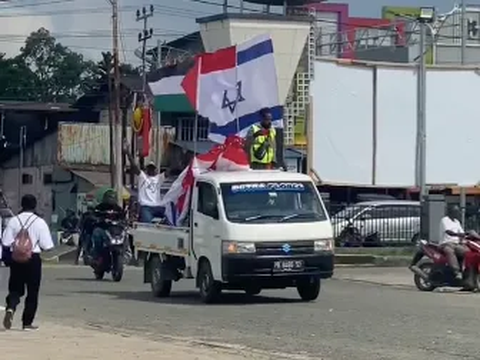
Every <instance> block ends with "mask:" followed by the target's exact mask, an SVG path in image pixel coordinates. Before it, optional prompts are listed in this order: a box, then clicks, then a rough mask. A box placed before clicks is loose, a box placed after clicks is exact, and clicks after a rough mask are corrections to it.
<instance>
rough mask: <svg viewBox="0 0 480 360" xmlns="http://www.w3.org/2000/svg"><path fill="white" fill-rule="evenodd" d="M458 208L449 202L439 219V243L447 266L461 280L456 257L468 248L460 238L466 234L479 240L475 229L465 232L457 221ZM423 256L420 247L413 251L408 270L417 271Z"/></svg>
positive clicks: (463, 253)
mask: <svg viewBox="0 0 480 360" xmlns="http://www.w3.org/2000/svg"><path fill="white" fill-rule="evenodd" d="M460 215H461V213H460V208H459V207H458V206H457V205H454V204H451V205H449V206H448V207H447V215H446V216H444V217H443V218H442V220H441V221H440V232H439V235H440V239H439V244H440V246H441V248H442V250H443V252H444V253H445V256H446V257H447V261H448V264H449V266H450V267H451V268H452V270H453V271H454V272H455V276H456V277H457V279H458V280H462V278H463V275H462V271H461V270H462V269H461V267H460V264H459V263H458V257H464V256H465V254H466V253H467V252H469V251H470V250H469V249H468V247H467V246H465V245H464V244H462V241H461V240H462V239H463V238H465V237H466V236H468V237H470V238H473V239H475V240H480V236H479V235H478V234H477V233H476V232H475V231H469V232H465V231H464V230H463V227H462V225H461V223H460V221H459V218H460ZM423 256H424V254H423V251H422V249H421V248H420V249H419V250H417V252H416V253H415V255H414V257H413V259H412V262H411V263H410V266H409V268H410V270H412V271H413V272H419V271H420V269H418V267H417V264H418V262H419V261H420V260H421V259H422V257H423Z"/></svg>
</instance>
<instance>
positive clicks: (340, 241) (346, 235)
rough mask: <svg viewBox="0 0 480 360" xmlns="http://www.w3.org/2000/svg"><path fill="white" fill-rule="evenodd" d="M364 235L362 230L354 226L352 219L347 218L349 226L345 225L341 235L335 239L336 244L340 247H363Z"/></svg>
mask: <svg viewBox="0 0 480 360" xmlns="http://www.w3.org/2000/svg"><path fill="white" fill-rule="evenodd" d="M363 241H364V239H363V236H362V234H361V233H360V231H359V230H358V229H357V228H356V227H355V226H354V224H353V221H352V220H351V219H347V226H345V227H344V228H343V229H342V231H341V232H340V235H338V236H337V238H336V240H335V246H338V247H361V246H362V245H363Z"/></svg>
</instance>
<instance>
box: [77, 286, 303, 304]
mask: <svg viewBox="0 0 480 360" xmlns="http://www.w3.org/2000/svg"><path fill="white" fill-rule="evenodd" d="M76 293H77V294H95V295H99V294H102V295H107V296H112V297H115V298H117V299H121V300H134V301H146V302H156V303H163V304H181V305H202V306H204V304H203V303H202V302H201V300H200V297H199V295H198V292H196V291H175V292H172V293H171V294H170V296H169V297H168V298H154V297H153V295H152V293H151V292H149V291H103V292H102V291H98V290H97V291H77V292H76ZM299 302H301V300H300V299H288V298H277V297H270V296H261V295H258V296H249V295H246V294H242V293H235V292H225V293H222V295H221V296H220V298H219V300H218V301H217V302H216V303H215V305H220V306H230V305H257V304H285V303H299Z"/></svg>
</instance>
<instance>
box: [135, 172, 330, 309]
mask: <svg viewBox="0 0 480 360" xmlns="http://www.w3.org/2000/svg"><path fill="white" fill-rule="evenodd" d="M131 234H132V235H133V238H134V244H135V251H136V252H137V255H138V256H140V257H141V258H143V259H145V263H144V264H145V265H144V282H145V283H150V284H151V288H152V292H153V294H154V295H155V296H157V297H166V296H169V295H170V291H171V288H172V281H178V280H180V279H183V278H194V279H196V285H197V287H198V288H199V289H200V296H201V299H202V301H203V302H205V303H210V302H214V301H215V300H217V298H218V295H219V294H220V292H221V291H222V290H243V291H245V292H246V293H247V294H250V295H256V294H259V293H260V292H261V290H262V289H283V288H287V287H296V288H297V290H298V293H299V295H300V297H301V298H302V299H303V300H304V301H312V300H315V299H316V298H317V297H318V294H319V292H320V281H321V279H326V278H330V277H332V275H333V268H334V243H333V233H332V226H331V223H330V219H329V217H328V214H327V212H326V211H325V207H324V204H323V202H322V199H321V197H320V194H319V193H318V190H317V189H316V187H315V185H314V183H313V182H312V180H311V178H310V177H309V176H307V175H304V174H297V173H288V172H283V171H271V170H252V171H236V172H235V171H230V172H215V171H212V172H208V173H204V174H201V175H199V176H197V177H196V179H195V185H194V187H193V191H192V192H191V199H190V211H189V215H188V216H187V218H186V219H185V227H172V226H165V225H158V224H143V223H136V224H134V226H133V227H132V229H131Z"/></svg>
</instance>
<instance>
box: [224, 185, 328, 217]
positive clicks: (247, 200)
mask: <svg viewBox="0 0 480 360" xmlns="http://www.w3.org/2000/svg"><path fill="white" fill-rule="evenodd" d="M221 189H222V197H223V204H224V207H225V213H226V216H227V219H228V220H229V221H231V222H234V223H262V224H264V223H278V222H285V223H292V222H314V221H323V220H326V219H327V216H326V214H325V210H324V208H323V206H322V203H321V201H320V199H319V197H318V195H317V192H316V191H315V189H314V187H313V184H312V183H310V182H258V183H231V184H221Z"/></svg>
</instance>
